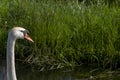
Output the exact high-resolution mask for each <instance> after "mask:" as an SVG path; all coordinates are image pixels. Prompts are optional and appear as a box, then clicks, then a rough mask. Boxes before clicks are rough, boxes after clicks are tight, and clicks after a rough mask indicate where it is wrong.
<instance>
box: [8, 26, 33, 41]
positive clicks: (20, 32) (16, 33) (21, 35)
mask: <svg viewBox="0 0 120 80" xmlns="http://www.w3.org/2000/svg"><path fill="white" fill-rule="evenodd" d="M9 36H10V37H11V38H13V39H26V40H28V41H30V42H34V41H33V40H32V39H31V38H30V36H29V31H28V30H26V29H25V28H22V27H14V28H12V29H11V30H10V31H9Z"/></svg>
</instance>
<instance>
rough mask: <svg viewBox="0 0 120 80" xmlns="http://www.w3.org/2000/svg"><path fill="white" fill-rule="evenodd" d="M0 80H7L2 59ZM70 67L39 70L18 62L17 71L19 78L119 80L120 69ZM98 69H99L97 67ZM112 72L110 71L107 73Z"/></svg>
mask: <svg viewBox="0 0 120 80" xmlns="http://www.w3.org/2000/svg"><path fill="white" fill-rule="evenodd" d="M0 62H1V65H0V80H6V65H5V63H6V61H5V60H4V61H1V60H0ZM67 70H68V69H67V68H65V69H59V70H49V71H43V72H41V71H39V70H38V69H35V67H33V66H31V65H26V64H23V63H21V62H17V64H16V72H17V78H18V80H119V79H120V75H119V74H120V71H113V72H111V71H104V70H103V71H100V70H99V69H98V71H95V70H91V69H86V68H85V67H83V68H81V67H77V68H76V69H74V71H67ZM96 70H97V69H96ZM107 72H110V73H107Z"/></svg>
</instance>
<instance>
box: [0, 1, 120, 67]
mask: <svg viewBox="0 0 120 80" xmlns="http://www.w3.org/2000/svg"><path fill="white" fill-rule="evenodd" d="M13 26H23V27H25V28H27V29H28V30H30V32H31V36H32V38H33V40H34V42H35V43H34V44H31V43H28V42H26V41H24V42H23V40H18V41H17V43H18V45H16V58H17V59H23V60H25V61H27V62H29V63H34V64H37V65H40V66H48V65H52V66H53V67H57V68H59V67H62V66H75V65H81V64H83V63H85V64H93V65H95V66H96V67H103V68H106V67H110V68H113V67H114V68H117V67H119V66H120V58H119V57H120V9H119V7H118V6H117V5H116V6H112V7H110V6H109V5H107V4H104V2H99V3H96V4H90V5H86V4H85V3H84V2H81V3H77V2H62V1H56V2H54V1H40V2H39V1H34V0H16V1H15V0H9V1H8V0H1V1H0V44H1V45H2V46H0V53H3V54H5V53H6V52H5V50H6V41H7V32H8V30H9V29H10V28H12V27H13Z"/></svg>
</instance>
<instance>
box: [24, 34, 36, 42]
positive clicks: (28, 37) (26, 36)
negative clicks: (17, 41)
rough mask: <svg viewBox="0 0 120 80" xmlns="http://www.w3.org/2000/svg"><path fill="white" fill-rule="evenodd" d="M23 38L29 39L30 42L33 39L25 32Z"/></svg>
mask: <svg viewBox="0 0 120 80" xmlns="http://www.w3.org/2000/svg"><path fill="white" fill-rule="evenodd" d="M25 39H26V40H28V41H30V42H34V41H33V40H32V39H31V38H30V36H29V35H28V34H25Z"/></svg>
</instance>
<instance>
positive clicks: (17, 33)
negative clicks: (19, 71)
mask: <svg viewBox="0 0 120 80" xmlns="http://www.w3.org/2000/svg"><path fill="white" fill-rule="evenodd" d="M28 34H29V32H28V30H26V29H24V28H21V27H14V28H12V29H11V30H10V31H9V33H8V41H7V80H17V77H16V71H15V55H14V46H15V41H16V39H26V40H28V41H31V42H33V40H32V39H31V38H30V37H29V35H28Z"/></svg>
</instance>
